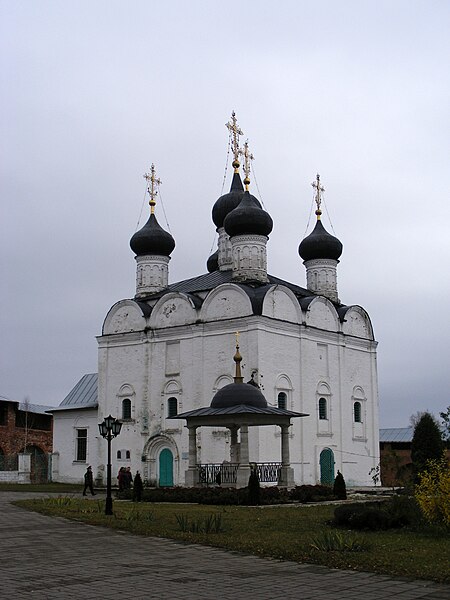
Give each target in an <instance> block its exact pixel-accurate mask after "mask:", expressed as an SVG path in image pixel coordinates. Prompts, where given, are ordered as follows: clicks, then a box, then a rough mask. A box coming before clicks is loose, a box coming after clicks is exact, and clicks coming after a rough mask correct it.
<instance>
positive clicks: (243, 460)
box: [236, 425, 250, 488]
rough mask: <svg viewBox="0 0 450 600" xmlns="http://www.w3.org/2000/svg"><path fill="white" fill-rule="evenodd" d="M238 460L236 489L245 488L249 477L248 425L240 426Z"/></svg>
mask: <svg viewBox="0 0 450 600" xmlns="http://www.w3.org/2000/svg"><path fill="white" fill-rule="evenodd" d="M240 431H241V443H240V460H239V467H238V470H237V473H236V487H238V488H241V487H246V486H247V485H248V480H249V477H250V464H249V462H250V461H249V451H248V425H241V428H240Z"/></svg>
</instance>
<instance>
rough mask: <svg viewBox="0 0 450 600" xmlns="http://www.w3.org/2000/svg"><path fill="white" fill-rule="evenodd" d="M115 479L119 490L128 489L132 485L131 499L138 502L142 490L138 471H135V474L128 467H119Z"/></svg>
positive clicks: (142, 486) (142, 485)
mask: <svg viewBox="0 0 450 600" xmlns="http://www.w3.org/2000/svg"><path fill="white" fill-rule="evenodd" d="M117 481H118V485H119V492H122V491H124V490H129V489H131V487H133V500H134V501H135V502H140V501H141V499H142V491H143V489H144V484H143V483H142V478H141V476H140V474H139V471H136V475H135V476H134V482H133V475H132V474H131V468H130V467H120V469H119V473H118V475H117Z"/></svg>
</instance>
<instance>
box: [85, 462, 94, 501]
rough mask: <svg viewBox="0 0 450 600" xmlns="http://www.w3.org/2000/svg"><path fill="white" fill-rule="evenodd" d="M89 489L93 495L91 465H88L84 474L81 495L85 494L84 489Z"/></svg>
mask: <svg viewBox="0 0 450 600" xmlns="http://www.w3.org/2000/svg"><path fill="white" fill-rule="evenodd" d="M87 489H89V490H90V492H91V494H92V495H93V496H95V493H94V478H93V476H92V467H91V466H89V467H88V468H87V470H86V473H85V474H84V490H83V496H86V490H87Z"/></svg>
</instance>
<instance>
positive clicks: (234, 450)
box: [228, 425, 240, 464]
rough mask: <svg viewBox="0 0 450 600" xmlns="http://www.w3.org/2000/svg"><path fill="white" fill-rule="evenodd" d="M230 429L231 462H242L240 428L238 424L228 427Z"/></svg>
mask: <svg viewBox="0 0 450 600" xmlns="http://www.w3.org/2000/svg"><path fill="white" fill-rule="evenodd" d="M228 429H229V431H230V462H231V463H234V464H237V463H239V462H240V460H239V459H240V456H239V455H240V448H239V443H238V429H239V427H238V426H237V425H232V426H230V427H228Z"/></svg>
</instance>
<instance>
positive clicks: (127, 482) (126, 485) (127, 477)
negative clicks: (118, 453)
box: [124, 467, 133, 490]
mask: <svg viewBox="0 0 450 600" xmlns="http://www.w3.org/2000/svg"><path fill="white" fill-rule="evenodd" d="M132 483H133V475H132V474H131V468H130V467H127V470H126V471H125V482H124V488H125V489H126V490H129V489H130V488H131V484H132Z"/></svg>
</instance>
